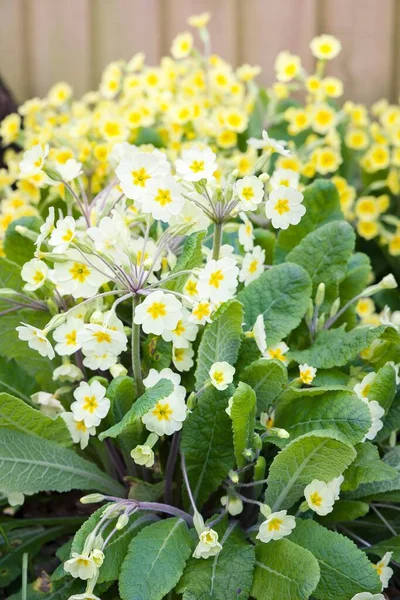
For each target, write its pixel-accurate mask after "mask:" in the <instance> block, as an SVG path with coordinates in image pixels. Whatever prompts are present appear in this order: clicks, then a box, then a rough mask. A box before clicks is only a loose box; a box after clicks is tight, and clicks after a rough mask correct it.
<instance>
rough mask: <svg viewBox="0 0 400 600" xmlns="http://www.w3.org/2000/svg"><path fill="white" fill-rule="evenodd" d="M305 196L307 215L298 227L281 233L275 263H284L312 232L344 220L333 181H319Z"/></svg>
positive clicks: (308, 187) (304, 203) (309, 186)
mask: <svg viewBox="0 0 400 600" xmlns="http://www.w3.org/2000/svg"><path fill="white" fill-rule="evenodd" d="M303 194H304V200H303V205H304V206H305V208H306V214H305V215H304V217H303V218H302V219H301V221H300V223H299V224H298V225H295V226H293V227H289V228H288V229H285V230H283V229H282V230H281V231H279V234H278V240H277V244H276V246H275V259H276V260H275V262H278V263H281V262H283V261H284V260H285V257H286V255H287V254H288V253H289V252H290V251H291V250H292V249H293V248H295V247H296V246H297V244H298V243H299V242H300V241H301V240H302V239H303V238H304V237H305V236H306V235H307V234H308V233H310V232H311V231H315V230H316V229H317V228H318V227H321V225H325V224H326V223H330V222H331V221H337V220H338V219H342V218H343V215H342V211H341V209H340V202H339V196H338V193H337V189H336V186H335V185H334V184H333V183H332V182H331V181H328V180H326V179H317V180H316V181H314V183H312V184H311V185H308V186H307V187H306V188H305V189H304V190H303Z"/></svg>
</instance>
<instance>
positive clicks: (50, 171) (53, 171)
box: [42, 167, 63, 183]
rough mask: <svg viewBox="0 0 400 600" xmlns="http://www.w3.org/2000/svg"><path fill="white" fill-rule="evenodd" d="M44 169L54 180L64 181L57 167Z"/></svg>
mask: <svg viewBox="0 0 400 600" xmlns="http://www.w3.org/2000/svg"><path fill="white" fill-rule="evenodd" d="M42 171H43V172H44V173H46V175H47V177H50V179H52V180H53V181H58V182H60V183H61V182H62V180H63V178H62V177H61V175H60V173H59V172H58V171H57V170H56V169H51V168H50V167H42Z"/></svg>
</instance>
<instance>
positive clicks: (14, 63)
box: [0, 0, 28, 101]
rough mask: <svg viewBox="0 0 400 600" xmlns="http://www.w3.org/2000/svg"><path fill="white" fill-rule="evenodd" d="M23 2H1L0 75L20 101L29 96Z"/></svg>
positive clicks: (11, 0) (14, 0)
mask: <svg viewBox="0 0 400 600" xmlns="http://www.w3.org/2000/svg"><path fill="white" fill-rule="evenodd" d="M24 24H25V20H24V5H23V0H0V74H1V76H2V77H3V78H4V80H5V82H6V84H7V85H8V86H9V87H10V89H11V91H12V92H13V94H14V95H15V97H16V99H17V100H18V101H22V100H25V98H26V97H27V94H28V81H27V77H26V71H27V69H26V66H27V65H26V60H25V42H26V36H25V27H24Z"/></svg>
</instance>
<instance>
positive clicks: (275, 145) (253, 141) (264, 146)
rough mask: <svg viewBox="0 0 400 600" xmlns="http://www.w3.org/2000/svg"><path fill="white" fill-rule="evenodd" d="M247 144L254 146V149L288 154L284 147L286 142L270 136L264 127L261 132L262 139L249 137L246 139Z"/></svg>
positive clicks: (283, 154)
mask: <svg viewBox="0 0 400 600" xmlns="http://www.w3.org/2000/svg"><path fill="white" fill-rule="evenodd" d="M247 143H248V145H249V146H252V147H253V148H256V150H263V151H264V152H271V153H273V152H276V153H277V154H281V155H282V156H289V154H290V150H288V149H287V148H285V146H286V142H284V141H278V140H275V139H274V138H270V137H269V135H268V133H267V131H266V130H265V129H264V131H263V132H262V139H257V138H249V139H248V140H247Z"/></svg>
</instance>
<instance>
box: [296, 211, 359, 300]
mask: <svg viewBox="0 0 400 600" xmlns="http://www.w3.org/2000/svg"><path fill="white" fill-rule="evenodd" d="M355 239H356V236H355V233H354V229H353V227H352V226H351V225H350V224H349V223H347V222H346V221H334V222H333V223H327V224H326V225H322V226H321V227H319V228H318V229H316V230H315V231H312V232H311V233H309V234H308V235H307V236H306V237H305V238H303V239H302V240H301V241H300V242H299V244H298V245H297V246H296V247H295V248H293V250H292V251H291V252H289V254H288V255H287V257H286V259H287V260H288V261H290V262H293V263H296V264H298V265H300V266H301V267H303V268H304V269H305V270H306V271H307V272H308V274H309V275H310V277H311V280H312V282H313V292H314V293H315V292H316V290H317V287H318V285H319V284H320V283H322V282H323V283H325V286H326V292H325V297H326V298H327V299H328V300H330V302H332V301H333V300H334V299H335V297H336V296H337V294H336V290H337V284H338V283H339V282H340V281H341V280H342V279H344V277H345V275H346V270H347V262H348V260H349V258H350V256H351V254H352V252H353V250H354V244H355ZM332 286H333V287H332Z"/></svg>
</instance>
